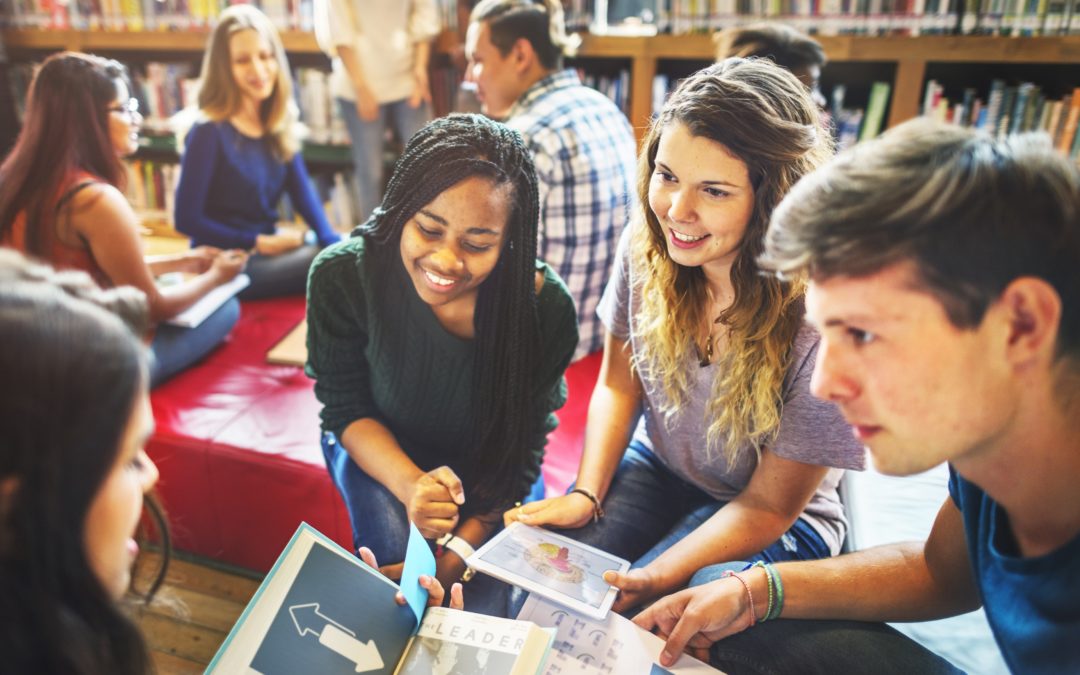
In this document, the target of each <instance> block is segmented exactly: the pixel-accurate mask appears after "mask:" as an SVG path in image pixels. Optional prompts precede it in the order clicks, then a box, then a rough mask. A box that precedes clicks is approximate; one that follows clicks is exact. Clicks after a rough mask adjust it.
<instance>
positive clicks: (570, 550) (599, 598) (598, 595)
mask: <svg viewBox="0 0 1080 675" xmlns="http://www.w3.org/2000/svg"><path fill="white" fill-rule="evenodd" d="M466 563H468V565H469V566H470V567H473V568H475V569H476V570H477V571H480V572H483V573H485V574H490V575H491V576H493V577H495V578H496V579H501V580H503V581H505V582H507V583H511V584H514V585H515V586H520V587H521V588H524V589H525V590H527V591H529V592H530V593H536V594H537V595H540V596H543V597H545V598H547V599H549V600H552V601H554V602H557V603H559V604H561V605H563V606H564V607H566V608H568V609H571V610H573V611H575V612H578V613H580V614H583V615H585V616H588V617H591V618H594V619H603V618H604V617H606V616H607V613H608V610H609V609H611V604H612V603H613V602H615V594H616V593H618V590H617V589H616V588H614V587H613V586H611V585H610V584H608V583H607V582H605V581H604V579H603V574H604V572H606V571H607V570H615V571H616V572H626V571H627V570H629V569H630V563H629V562H627V561H626V560H623V559H622V558H617V557H615V556H613V555H611V554H609V553H604V552H603V551H601V550H600V549H596V548H593V547H592V546H587V545H585V544H582V543H579V542H576V541H574V540H573V539H570V538H568V537H564V536H562V535H560V534H555V533H554V532H549V531H547V530H544V529H541V528H539V527H531V526H529V525H523V524H522V523H517V522H515V523H511V524H510V526H509V527H507V528H506V529H504V530H503V531H502V532H500V533H498V534H497V535H495V536H494V537H492V538H491V540H490V541H488V542H487V543H486V544H484V545H483V546H482V547H480V549H479V550H478V551H477V552H476V553H474V554H473V555H471V556H469V559H468V560H467V561H466Z"/></svg>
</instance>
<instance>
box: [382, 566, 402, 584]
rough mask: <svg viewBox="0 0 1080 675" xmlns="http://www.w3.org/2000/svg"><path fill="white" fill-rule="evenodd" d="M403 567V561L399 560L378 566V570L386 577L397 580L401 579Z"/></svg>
mask: <svg viewBox="0 0 1080 675" xmlns="http://www.w3.org/2000/svg"><path fill="white" fill-rule="evenodd" d="M403 569H405V563H403V562H399V563H397V564H394V565H383V566H382V567H380V568H379V572H380V573H381V574H382V575H383V576H384V577H386V578H387V579H393V580H394V581H397V580H399V579H401V571H402V570H403Z"/></svg>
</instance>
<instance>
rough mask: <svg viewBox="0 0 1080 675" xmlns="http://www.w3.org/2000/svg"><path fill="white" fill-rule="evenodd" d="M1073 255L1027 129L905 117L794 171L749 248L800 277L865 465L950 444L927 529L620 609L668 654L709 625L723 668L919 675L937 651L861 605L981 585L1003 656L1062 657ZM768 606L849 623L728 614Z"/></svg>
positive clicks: (1069, 595) (822, 362)
mask: <svg viewBox="0 0 1080 675" xmlns="http://www.w3.org/2000/svg"><path fill="white" fill-rule="evenodd" d="M1078 261H1080V174H1078V172H1077V170H1076V167H1075V166H1072V165H1071V164H1070V162H1069V161H1068V159H1066V158H1065V157H1062V156H1060V155H1058V154H1057V153H1055V152H1054V150H1053V149H1052V148H1051V146H1050V144H1049V142H1048V140H1047V138H1046V137H1045V136H1041V135H1034V134H1031V135H1022V136H1016V137H1012V138H1009V139H1006V140H1000V141H995V140H993V139H991V138H990V137H988V136H986V135H983V134H979V133H976V132H973V131H971V130H968V129H962V128H960V127H955V126H952V125H948V124H942V123H935V122H930V121H927V120H917V121H913V122H908V123H906V124H904V125H901V126H900V127H897V128H896V129H893V130H892V131H889V132H887V133H886V134H885V135H884V136H883V137H882V138H880V139H878V140H874V141H870V142H868V143H865V144H860V145H858V146H857V147H855V148H853V149H852V150H851V151H849V152H848V153H846V154H844V155H842V156H840V157H839V158H837V159H836V161H834V162H833V163H832V164H830V165H829V166H827V167H826V168H825V169H823V170H821V171H819V172H818V173H815V174H814V175H813V176H811V177H809V178H807V179H805V180H804V181H803V182H802V183H800V184H799V185H798V186H797V187H796V188H795V190H793V191H792V192H791V194H790V195H789V196H788V198H787V199H786V200H785V201H784V203H783V204H782V205H781V206H780V207H779V208H778V209H777V212H776V214H775V216H774V218H773V223H772V226H771V227H770V229H769V234H768V245H767V249H766V256H765V259H764V261H763V262H764V264H766V265H767V266H768V267H769V268H772V269H776V270H779V271H781V272H783V273H784V274H802V273H809V275H810V279H811V281H810V289H809V292H808V295H807V306H808V309H809V315H810V316H811V318H812V319H813V321H814V323H815V324H816V325H818V326H820V327H821V330H822V332H823V337H822V346H821V349H822V354H821V356H820V357H819V359H818V363H817V366H816V369H815V373H814V393H815V394H816V395H817V396H819V397H821V398H823V399H826V400H830V401H835V402H836V403H838V404H839V405H840V407H841V409H842V410H843V411H844V415H845V417H847V419H848V420H850V421H851V422H852V424H853V425H854V430H855V434H856V435H857V437H858V438H859V439H860V440H861V441H862V442H863V443H865V444H866V445H867V447H868V448H869V450H870V455H871V457H872V458H873V462H874V465H875V467H876V468H877V469H878V470H879V471H881V472H883V473H887V474H894V475H907V474H914V473H918V472H921V471H924V470H926V469H928V468H930V467H933V466H936V465H938V464H939V463H941V462H948V463H949V469H950V473H951V480H950V484H949V491H950V493H951V494H950V497H949V498H948V499H946V501H945V503H944V504H942V506H941V510H940V511H939V512H938V516H937V520H936V521H935V523H934V527H933V529H932V531H931V532H930V535H929V538H928V539H927V540H926V541H925V542H912V543H908V544H894V545H885V546H881V547H877V548H873V549H868V550H865V551H859V552H858V553H853V554H850V555H845V556H842V557H840V558H836V559H834V560H828V561H820V562H812V563H793V564H784V565H777V566H776V567H775V568H772V569H769V568H768V567H766V568H763V569H751V570H749V571H747V572H745V573H743V574H741V578H739V579H720V580H717V581H714V582H712V583H709V584H707V585H703V586H699V587H695V588H691V589H689V590H686V591H683V592H681V593H677V594H675V595H673V596H670V597H668V598H665V599H663V600H661V601H659V602H657V603H656V604H655V605H653V606H652V607H651V608H650V609H649V610H647V611H646V612H645V613H643V614H642V615H641V616H639V617H638V618H637V619H636V621H637V622H638V623H640V624H641V625H643V626H645V627H647V628H652V627H659V628H660V630H661V632H662V633H664V634H666V635H670V638H669V641H668V651H669V653H670V654H671V655H672V656H674V655H676V654H677V653H678V651H679V650H681V649H682V648H683V646H684V645H687V644H689V645H690V646H691V647H696V648H703V647H706V646H708V645H710V644H711V643H713V642H714V641H717V640H719V642H717V643H716V645H715V647H714V648H713V654H712V656H713V661H714V663H716V664H717V665H718V666H719V667H721V668H724V669H725V670H729V664H731V665H732V666H733V667H731V668H730V672H769V673H772V672H793V671H796V670H797V671H798V672H802V673H819V672H820V673H843V672H856V671H859V672H875V673H894V672H895V673H912V672H919V673H923V672H937V671H940V670H944V668H941V667H939V665H940V664H939V665H938V666H935V665H934V664H931V663H928V662H927V661H926V659H925V656H926V655H925V653H921V651H920V650H921V648H920V647H919V646H918V645H916V644H915V643H914V642H912V641H911V640H908V639H907V638H904V637H901V636H899V635H898V634H896V633H895V632H892V631H891V629H887V628H886V627H885V626H882V625H881V624H875V623H870V622H875V621H883V620H884V621H919V620H924V619H932V618H940V617H943V616H950V615H953V614H959V613H962V612H965V611H969V610H971V609H974V608H975V607H978V606H979V605H980V604H982V605H983V606H984V607H985V610H986V616H987V619H988V620H989V623H990V626H991V629H992V630H993V632H994V636H995V638H996V640H997V643H998V646H999V647H1000V648H1001V652H1002V655H1003V656H1004V659H1005V661H1006V663H1007V664H1008V666H1009V668H1010V669H1011V670H1012V671H1013V672H1016V673H1035V674H1039V673H1047V674H1050V673H1075V672H1080V643H1078V642H1077V636H1078V635H1080V577H1078V576H1077V574H1076V570H1077V568H1078V566H1080V490H1078V489H1077V476H1080V422H1078V420H1080V264H1078ZM744 583H745V584H746V586H744V585H743V584H744ZM770 588H771V589H772V590H771V591H770ZM780 589H782V590H783V594H782V596H781V595H779V594H778V593H777V591H779V590H780ZM751 596H752V597H753V603H752V604H751V602H750V598H751ZM768 598H773V600H774V602H773V605H772V612H769V611H768V610H769V604H768ZM777 598H782V602H776V599H777ZM776 617H781V618H783V619H852V620H853V621H785V620H781V621H776V622H772V621H770V622H768V623H766V624H764V625H762V626H761V627H757V628H751V629H750V630H745V632H739V631H744V629H746V628H747V627H749V626H752V625H753V624H755V623H756V622H760V621H761V620H762V619H763V618H776ZM734 633H738V635H732V634H734ZM726 636H732V637H726ZM725 638H726V639H725ZM671 660H673V659H666V660H665V662H670V661H671ZM751 664H752V665H751ZM748 665H750V670H747V669H746V667H747V666H748Z"/></svg>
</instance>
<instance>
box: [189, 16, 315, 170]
mask: <svg viewBox="0 0 1080 675" xmlns="http://www.w3.org/2000/svg"><path fill="white" fill-rule="evenodd" d="M245 30H253V31H255V32H256V33H258V34H259V37H261V38H263V39H264V40H266V42H267V43H268V44H269V45H270V48H271V49H272V50H273V52H274V58H275V59H276V60H277V64H278V75H277V83H276V85H275V86H274V92H273V93H272V94H271V95H270V98H268V99H266V100H265V101H263V103H262V106H261V108H260V110H259V117H260V119H261V120H262V123H263V128H264V129H266V140H267V142H268V143H269V144H270V148H271V150H273V152H274V154H275V155H276V156H277V157H279V158H280V159H282V160H283V161H289V160H291V159H292V158H293V155H295V154H296V153H297V151H298V150H299V149H300V140H301V138H302V137H303V131H304V127H303V126H302V125H301V124H300V123H299V117H300V115H299V112H298V111H297V109H296V103H295V102H294V101H293V94H292V74H291V71H290V70H289V60H288V58H287V57H286V56H285V48H284V47H283V46H282V44H281V37H280V36H279V35H278V32H277V29H276V28H274V24H273V23H271V22H270V19H269V18H267V16H266V15H265V14H263V13H262V12H261V11H259V10H258V9H256V8H255V7H253V6H251V5H233V6H232V7H229V8H228V9H226V10H225V11H224V12H222V13H221V17H220V19H219V20H218V23H217V25H216V26H215V27H214V31H213V33H211V34H210V42H209V44H208V45H207V47H206V54H205V55H204V56H203V63H202V72H201V74H200V76H199V80H200V82H199V101H198V106H199V111H200V112H201V113H202V115H203V116H205V117H206V118H207V119H210V120H212V121H214V122H221V121H223V120H227V119H229V118H230V117H231V116H233V115H234V114H236V112H237V111H238V110H240V105H241V100H242V94H241V92H240V88H239V87H237V86H236V81H235V80H234V79H233V74H232V59H231V58H230V56H229V39H230V38H231V37H232V36H233V35H235V34H236V33H239V32H240V31H245Z"/></svg>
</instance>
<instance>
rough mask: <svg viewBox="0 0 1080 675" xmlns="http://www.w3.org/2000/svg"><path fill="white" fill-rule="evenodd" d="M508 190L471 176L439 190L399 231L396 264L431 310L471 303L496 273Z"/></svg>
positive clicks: (507, 210)
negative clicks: (399, 245) (439, 192)
mask: <svg viewBox="0 0 1080 675" xmlns="http://www.w3.org/2000/svg"><path fill="white" fill-rule="evenodd" d="M510 197H511V188H510V186H509V185H495V184H494V183H492V181H490V180H488V179H486V178H480V177H476V176H474V177H470V178H466V179H465V180H463V181H461V182H460V183H458V184H456V185H454V186H453V187H450V188H448V189H446V190H444V191H443V192H442V193H441V194H439V196H438V197H436V198H435V199H433V200H432V201H431V202H430V203H428V204H426V205H424V206H423V207H421V208H420V210H419V211H418V212H417V213H416V215H415V216H413V217H412V219H410V220H409V221H408V222H407V223H405V226H404V228H403V230H402V232H401V262H402V264H404V265H405V270H406V271H407V272H408V273H409V277H410V278H411V279H412V282H413V286H414V287H415V288H416V293H417V294H418V295H419V296H420V299H421V300H423V301H424V302H426V303H427V304H429V305H432V306H433V307H445V306H448V305H451V304H455V303H475V301H476V293H477V289H478V288H479V286H480V284H482V283H483V282H484V280H485V279H487V278H488V276H489V275H490V274H491V272H492V270H494V269H495V263H496V262H498V260H499V255H500V254H501V252H502V245H503V241H504V240H505V237H506V229H507V221H508V220H509V218H510Z"/></svg>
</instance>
